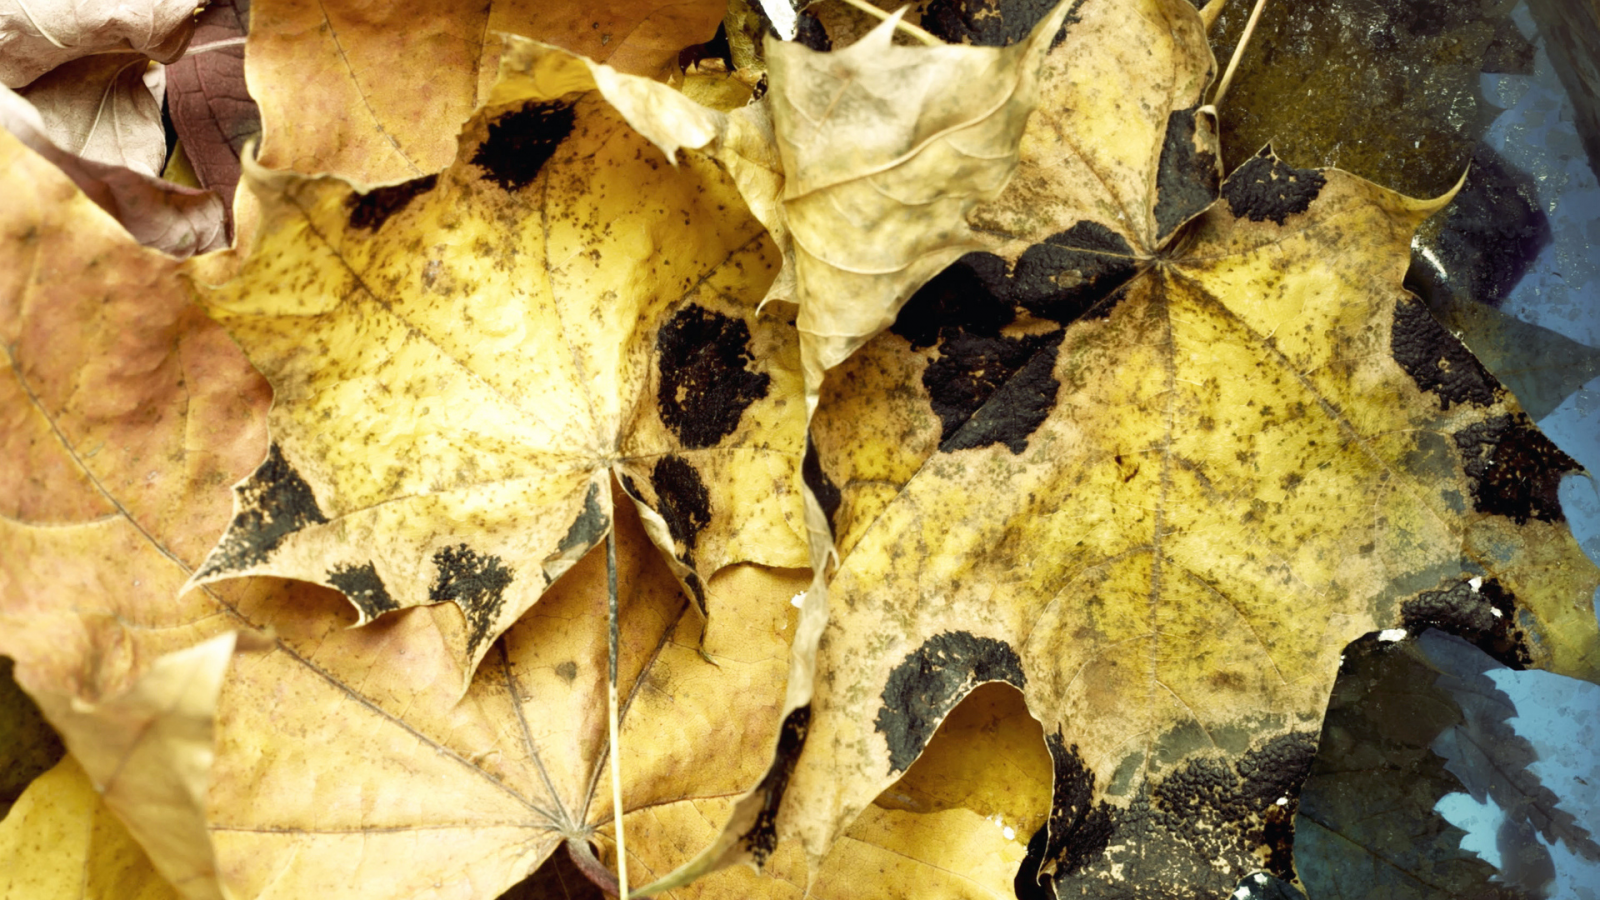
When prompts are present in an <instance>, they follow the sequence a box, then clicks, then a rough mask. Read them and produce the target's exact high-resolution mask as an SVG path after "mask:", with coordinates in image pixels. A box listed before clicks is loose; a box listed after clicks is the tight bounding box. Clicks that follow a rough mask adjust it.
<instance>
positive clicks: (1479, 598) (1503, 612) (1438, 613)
mask: <svg viewBox="0 0 1600 900" xmlns="http://www.w3.org/2000/svg"><path fill="white" fill-rule="evenodd" d="M1516 620H1517V608H1516V600H1515V598H1514V597H1513V596H1512V595H1511V592H1510V591H1507V590H1506V589H1505V588H1504V587H1501V585H1500V582H1499V581H1498V580H1496V579H1494V578H1488V579H1483V580H1481V581H1480V582H1479V584H1478V587H1477V588H1476V589H1474V588H1473V586H1472V583H1471V582H1470V581H1458V582H1456V583H1455V584H1452V585H1450V586H1449V587H1447V588H1444V589H1442V590H1437V591H1423V592H1421V593H1419V594H1417V595H1416V596H1415V597H1413V598H1411V599H1410V600H1407V601H1406V602H1405V603H1404V604H1403V605H1402V606H1401V607H1400V621H1401V624H1403V625H1404V626H1405V627H1406V630H1407V631H1409V632H1411V633H1412V634H1420V633H1421V632H1422V630H1423V629H1424V628H1437V629H1439V630H1440V631H1444V632H1448V633H1450V634H1453V635H1455V636H1456V637H1459V638H1461V639H1462V640H1464V641H1466V642H1468V643H1470V644H1472V645H1474V646H1476V647H1477V648H1478V649H1479V650H1482V651H1483V652H1485V653H1487V654H1489V655H1490V656H1492V657H1494V659H1495V660H1497V661H1498V662H1500V663H1501V664H1502V665H1505V666H1508V667H1510V668H1513V669H1525V668H1527V667H1528V666H1529V665H1530V664H1532V662H1533V656H1532V655H1531V654H1530V653H1529V652H1528V645H1527V641H1526V637H1525V635H1523V633H1522V630H1521V629H1520V628H1518V627H1517V625H1516Z"/></svg>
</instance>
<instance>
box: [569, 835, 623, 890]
mask: <svg viewBox="0 0 1600 900" xmlns="http://www.w3.org/2000/svg"><path fill="white" fill-rule="evenodd" d="M567 856H569V857H571V858H572V864H573V865H575V866H577V867H578V871H579V872H582V873H583V875H584V877H585V878H588V879H589V880H590V881H592V882H594V886H595V887H597V888H599V889H600V892H601V893H603V894H605V895H606V896H607V897H615V896H616V895H617V876H615V875H613V874H611V870H610V869H608V868H606V867H605V866H603V865H601V864H600V860H598V859H596V858H595V855H594V850H593V848H591V847H590V846H589V842H588V841H586V840H584V839H582V838H576V837H569V838H567Z"/></svg>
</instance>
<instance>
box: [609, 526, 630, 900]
mask: <svg viewBox="0 0 1600 900" xmlns="http://www.w3.org/2000/svg"><path fill="white" fill-rule="evenodd" d="M606 618H607V619H608V620H609V623H608V624H609V625H610V628H609V634H608V635H607V644H608V645H609V646H608V647H607V650H608V651H609V656H610V659H609V662H608V665H607V669H608V673H609V675H610V684H609V686H608V689H607V692H606V707H607V709H606V712H607V719H608V720H609V721H608V723H607V725H608V726H609V728H610V731H611V815H612V819H613V821H615V822H616V823H617V897H618V898H619V900H628V845H627V842H626V841H625V840H624V839H623V836H622V830H623V829H622V745H621V743H620V742H619V740H618V739H619V736H620V734H621V731H622V729H621V727H620V726H619V724H618V721H617V707H618V704H617V645H618V644H619V643H621V641H620V637H619V631H620V629H619V626H618V624H617V623H618V619H617V524H616V522H615V520H613V521H612V523H611V530H610V531H607V532H606Z"/></svg>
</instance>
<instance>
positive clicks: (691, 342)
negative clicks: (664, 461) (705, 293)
mask: <svg viewBox="0 0 1600 900" xmlns="http://www.w3.org/2000/svg"><path fill="white" fill-rule="evenodd" d="M753 360H754V357H753V356H752V355H751V353H750V327H749V326H748V325H746V324H745V323H744V322H743V321H741V320H739V319H734V318H730V317H728V316H725V315H723V314H721V313H718V312H713V311H712V310H709V309H706V308H705V307H703V306H700V305H698V304H694V303H691V304H689V305H687V306H685V307H683V308H682V309H680V310H678V311H677V312H675V313H673V314H672V318H671V319H669V320H667V323H666V324H665V325H663V326H661V332H660V333H659V334H658V335H657V336H656V370H657V373H658V375H659V386H658V387H657V388H656V400H657V403H658V405H659V407H660V410H661V419H662V421H664V422H666V424H667V427H668V428H671V429H672V433H673V434H675V435H677V436H678V440H680V441H682V442H683V444H684V446H685V447H688V448H690V449H698V448H701V447H710V446H713V445H715V444H716V443H717V442H718V441H720V440H722V439H723V438H725V437H727V436H728V435H730V434H732V433H733V431H734V429H735V428H738V427H739V419H740V417H741V416H743V415H744V411H745V410H746V409H748V408H749V407H750V404H752V403H754V402H756V401H757V400H760V399H761V398H763V397H765V396H766V395H767V389H768V386H769V385H770V384H771V382H772V378H771V376H769V375H767V373H765V372H752V371H750V370H749V368H748V367H749V365H750V363H751V362H752V361H753Z"/></svg>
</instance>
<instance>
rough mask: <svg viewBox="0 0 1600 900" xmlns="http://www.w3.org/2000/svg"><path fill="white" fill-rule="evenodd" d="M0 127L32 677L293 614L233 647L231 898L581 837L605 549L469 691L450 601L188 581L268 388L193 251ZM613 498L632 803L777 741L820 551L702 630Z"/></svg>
mask: <svg viewBox="0 0 1600 900" xmlns="http://www.w3.org/2000/svg"><path fill="white" fill-rule="evenodd" d="M0 141H3V142H4V143H0V148H5V151H6V152H7V153H8V154H9V155H7V156H6V157H4V158H0V162H3V163H4V165H3V166H0V172H3V173H4V176H3V177H4V179H5V183H4V186H5V189H6V190H7V191H10V192H12V193H11V195H12V196H15V197H18V198H19V200H20V202H18V203H16V204H13V205H9V206H7V207H6V208H5V209H4V210H0V236H3V241H0V246H3V247H5V248H7V252H8V253H10V254H11V257H9V261H8V264H7V265H5V266H3V267H0V272H3V273H4V278H5V280H4V281H0V325H3V327H4V328H5V332H4V333H3V335H0V338H3V340H0V346H4V347H6V352H7V356H6V360H7V362H8V368H7V371H6V373H5V374H6V377H5V379H4V380H3V381H0V385H4V386H5V388H4V389H5V393H4V394H3V395H0V416H3V421H5V422H6V423H7V427H6V428H5V429H4V430H3V431H0V437H3V439H4V440H6V441H7V443H6V444H5V445H4V447H3V449H4V452H5V453H6V455H7V458H8V459H11V460H15V461H17V462H16V464H15V465H12V466H8V467H6V468H4V469H0V476H3V477H4V479H5V480H4V481H3V482H0V498H3V500H4V504H5V505H4V507H3V508H0V512H3V513H4V515H3V516H0V542H3V544H4V546H5V547H6V548H7V552H6V553H5V554H4V555H3V556H0V652H3V653H5V654H7V655H11V656H14V657H15V658H16V659H17V660H18V670H19V672H21V673H24V675H25V676H26V677H25V678H24V681H25V682H26V683H29V684H31V685H34V686H36V687H39V688H40V690H45V689H49V690H56V691H61V690H67V689H71V690H74V691H76V692H77V694H78V695H79V696H81V697H84V698H87V699H89V700H94V699H96V698H103V697H109V696H113V695H115V694H117V693H119V692H122V691H125V690H126V689H127V688H128V686H130V685H132V684H135V683H137V682H138V680H139V679H140V677H141V676H144V675H146V674H148V672H149V670H150V668H151V666H152V663H153V661H154V660H156V659H159V658H161V656H162V655H163V654H166V653H170V652H172V651H174V650H181V649H183V648H186V647H189V646H192V645H194V644H195V643H197V642H199V641H202V640H204V639H206V638H207V637H211V636H213V635H216V634H219V633H222V632H224V631H230V630H253V631H254V630H260V631H267V632H269V633H272V634H273V635H274V642H273V643H272V645H271V647H270V649H268V650H267V651H266V652H251V653H247V654H242V655H239V656H238V657H237V658H236V659H235V661H234V663H233V664H232V665H231V666H230V667H229V668H228V670H227V675H226V678H225V680H224V681H223V684H222V690H221V697H220V700H219V707H218V712H217V718H216V733H215V743H216V756H215V761H214V763H213V765H212V768H211V786H210V789H209V793H208V795H207V805H206V816H207V824H208V828H209V837H210V840H211V843H212V845H213V846H214V848H215V852H216V855H217V856H216V858H217V865H218V872H219V875H220V879H219V880H220V888H219V889H220V890H223V891H226V892H228V893H229V894H231V895H232V896H236V897H240V898H252V897H276V898H301V897H307V896H330V895H338V894H340V893H343V892H345V891H346V890H348V888H349V886H350V885H352V884H361V885H362V886H363V890H364V891H367V892H369V893H370V895H372V896H414V895H416V894H418V893H419V892H424V891H427V890H429V889H430V888H435V887H436V886H438V890H439V891H440V894H441V895H442V896H447V897H463V898H465V897H491V896H495V895H496V894H498V893H499V892H500V891H502V890H504V889H505V888H507V887H509V886H511V885H513V884H515V883H517V882H518V881H520V880H521V879H522V878H523V876H525V875H527V874H528V873H529V872H530V871H531V870H533V869H534V868H535V867H536V866H537V865H538V864H539V863H540V862H541V861H542V860H544V859H545V858H546V857H547V856H548V855H549V854H550V853H551V852H552V851H553V850H554V849H556V848H557V847H559V846H560V845H561V844H563V843H575V844H577V845H579V846H582V845H583V844H584V843H585V842H586V841H587V840H589V839H590V838H591V837H592V836H593V835H594V833H595V830H596V828H597V827H598V826H600V825H603V824H605V823H606V822H607V821H609V819H610V804H609V802H606V800H602V801H601V802H598V803H596V802H594V798H595V796H596V789H597V785H598V784H600V783H601V781H600V777H601V774H602V773H603V772H604V769H605V761H606V754H607V753H608V751H609V748H608V746H607V740H606V714H605V701H604V697H605V693H606V646H607V640H606V634H607V616H606V606H607V590H606V580H607V579H606V567H605V562H604V559H603V555H600V554H591V555H590V556H588V557H586V558H584V559H582V560H580V561H578V562H577V563H576V565H575V566H573V567H572V568H571V570H570V571H568V572H566V574H565V575H564V576H563V577H562V578H561V579H560V581H559V582H557V583H556V585H555V586H554V588H553V589H552V590H551V591H550V592H549V593H548V594H547V595H546V596H545V597H544V598H543V599H542V600H541V602H540V603H539V605H538V606H537V607H535V608H534V610H533V611H532V612H531V613H530V614H529V615H527V616H525V617H523V619H522V620H521V621H520V622H519V623H518V625H517V626H516V627H515V628H513V629H512V630H511V631H510V632H508V633H507V634H506V635H505V636H503V637H502V638H501V639H500V640H499V641H497V642H496V643H495V645H494V646H495V647H496V648H497V649H496V650H495V652H494V654H493V655H492V656H491V657H490V659H489V662H488V664H487V665H485V666H484V667H483V669H482V670H481V671H480V673H479V677H478V678H477V679H475V680H474V681H473V682H472V685H471V687H470V689H469V690H468V692H467V694H466V696H465V698H463V697H462V696H461V684H462V679H463V673H462V671H461V668H460V660H459V646H460V645H459V640H460V638H461V637H462V635H461V634H460V630H461V627H460V622H461V620H460V616H459V613H457V612H456V611H455V609H454V608H453V607H451V606H449V605H448V604H447V605H443V606H430V607H423V608H419V609H413V610H407V611H403V612H400V613H397V614H395V615H390V616H385V617H383V618H381V619H379V620H378V621H376V622H374V623H371V624H370V625H368V626H367V627H363V628H351V627H350V626H351V625H353V624H354V623H355V621H356V619H357V615H356V612H355V611H354V610H353V609H352V608H351V607H350V605H349V603H348V602H347V601H346V600H345V599H344V598H343V597H341V596H340V595H338V594H336V593H334V592H331V591H326V590H323V589H320V588H316V587H314V586H311V585H306V584H302V583H297V582H287V581H278V580H273V579H235V580H232V581H229V582H227V583H223V584H218V585H206V586H202V587H200V588H198V589H195V590H190V591H187V592H181V593H180V589H181V588H182V587H183V585H184V584H185V582H186V580H187V579H188V578H189V576H190V575H191V574H192V572H193V570H194V568H196V567H197V566H198V565H199V564H200V562H201V561H202V559H203V558H204V556H205V554H206V551H207V549H208V548H209V547H211V546H212V544H213V543H214V542H215V537H216V535H217V534H218V533H219V532H220V531H222V529H223V527H224V525H225V524H226V523H227V521H228V519H229V511H228V506H229V504H228V499H227V489H226V487H227V485H228V484H230V483H232V482H234V481H235V480H237V479H239V478H241V477H242V476H244V475H245V474H246V473H247V472H248V471H249V470H250V468H251V467H252V466H253V465H255V463H256V461H257V460H259V459H260V458H261V456H262V455H263V453H265V452H266V448H267V441H266V436H265V433H264V431H265V429H264V426H265V414H266V391H265V385H264V384H263V383H262V381H261V380H260V377H259V376H258V375H256V373H255V372H254V371H253V370H252V369H251V368H250V367H249V365H248V363H247V362H246V361H245V360H244V358H243V356H242V355H241V354H240V353H239V351H238V349H237V348H236V347H235V345H234V344H233V343H232V342H231V341H229V340H228V339H227V336H226V335H225V334H224V333H223V332H222V331H221V329H220V328H218V327H217V326H216V325H215V324H214V323H213V322H211V321H210V320H209V319H208V318H206V317H205V316H204V315H202V314H201V313H200V312H199V311H198V310H196V309H194V308H193V307H191V306H189V305H188V304H187V302H186V299H185V298H186V293H187V291H186V289H185V288H184V287H183V285H182V284H181V282H180V281H179V277H178V272H177V270H178V265H179V264H178V263H177V262H176V261H174V260H171V259H170V258H167V257H164V256H161V255H160V254H156V253H154V252H151V251H146V250H143V249H142V248H139V247H137V246H136V245H134V244H132V243H131V242H130V241H129V240H128V239H127V237H126V236H125V235H122V234H121V233H120V231H119V230H118V229H117V227H116V226H115V224H114V223H112V222H111V221H110V220H109V219H107V218H106V217H105V216H104V215H103V214H101V213H100V212H99V211H98V210H96V209H95V208H94V207H93V205H92V204H91V203H89V201H88V200H87V199H86V198H84V197H83V196H81V195H79V194H77V193H76V192H75V191H74V189H73V187H72V185H71V184H70V182H68V181H67V180H66V179H65V178H63V177H62V176H61V175H60V174H59V173H58V172H56V171H55V170H54V169H52V168H51V167H50V166H49V165H48V164H47V163H45V162H43V161H42V160H39V159H37V158H35V157H33V156H32V155H31V154H29V153H28V152H27V151H26V150H24V149H23V148H21V147H19V146H17V145H16V144H15V142H14V141H11V140H10V139H9V138H5V137H4V136H0ZM643 149H645V150H646V151H648V148H643ZM648 152H653V151H648ZM660 164H661V166H662V168H664V169H666V168H667V167H666V165H665V163H664V162H662V163H660ZM191 441H192V442H193V443H191ZM607 518H608V519H609V518H614V519H615V520H616V524H615V526H614V527H616V528H618V529H619V532H618V538H619V580H620V584H621V586H622V591H623V596H622V604H621V609H622V615H621V619H620V621H619V628H620V632H621V639H622V653H621V686H622V690H623V694H624V697H625V698H626V703H627V706H626V709H625V713H626V715H625V718H624V744H623V746H624V748H625V749H624V757H623V766H624V773H625V775H626V778H627V780H626V784H625V800H626V803H627V807H628V808H629V809H631V810H639V809H645V808H648V807H651V806H655V805H662V804H668V803H680V802H689V801H693V800H696V799H712V798H715V797H719V796H727V795H730V794H735V793H737V792H739V791H741V790H743V789H744V788H746V787H747V786H748V785H749V784H750V783H751V782H752V781H753V780H754V779H755V778H756V776H757V774H758V772H759V769H760V766H761V764H762V761H763V760H764V759H765V755H766V753H767V752H768V750H769V749H770V746H771V742H772V739H773V736H774V732H775V730H776V727H777V722H778V716H777V708H778V704H779V703H780V702H781V699H782V695H783V683H784V675H785V670H786V665H787V663H786V657H787V648H788V639H789V636H790V635H792V634H793V633H794V619H795V616H796V614H795V612H794V610H793V608H792V607H791V606H789V605H788V599H789V598H790V597H792V596H793V595H794V594H795V592H796V591H797V590H798V589H799V588H800V587H802V586H804V584H805V583H806V582H807V581H808V579H809V573H805V572H801V571H794V570H791V571H772V570H767V569H763V568H759V567H753V566H735V567H732V568H729V569H726V570H725V571H723V572H720V573H719V574H717V575H716V576H713V577H712V578H711V579H709V581H708V583H707V585H706V592H705V598H706V601H707V604H708V606H709V607H710V609H711V617H710V619H709V622H707V623H705V624H702V618H701V617H700V616H699V615H698V614H696V613H694V612H692V611H691V610H692V605H691V601H690V600H689V599H688V597H687V595H686V594H685V593H684V592H683V591H682V590H681V588H680V585H679V583H678V580H677V577H676V575H675V574H674V570H673V569H672V568H670V567H669V565H668V561H667V560H665V559H664V558H663V556H662V554H661V553H660V551H659V550H657V549H656V547H655V545H654V544H653V543H652V542H651V539H650V537H649V536H647V535H646V533H645V524H644V523H642V522H641V521H640V519H639V517H638V514H636V513H635V512H633V510H632V507H631V505H630V504H622V505H621V507H620V508H619V509H618V510H617V512H616V515H615V516H614V517H612V516H607ZM452 628H454V629H455V630H454V631H452V630H451V629H452ZM708 658H709V661H708ZM40 686H47V687H40ZM54 708H55V707H54V706H51V705H50V704H47V712H52V710H53V709H54ZM52 715H53V716H54V713H53V712H52ZM52 721H53V722H54V723H55V724H56V725H57V727H63V724H64V723H65V724H69V725H70V724H71V723H70V722H66V720H65V719H62V720H60V721H58V720H57V719H56V718H53V719H52ZM600 796H601V797H604V796H605V795H604V794H603V793H602V794H600ZM641 849H642V850H648V846H647V845H646V846H643V847H641Z"/></svg>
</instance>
